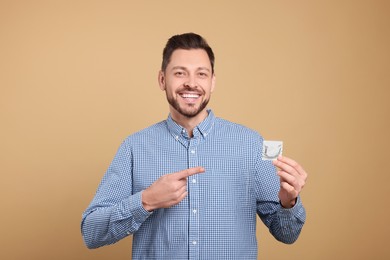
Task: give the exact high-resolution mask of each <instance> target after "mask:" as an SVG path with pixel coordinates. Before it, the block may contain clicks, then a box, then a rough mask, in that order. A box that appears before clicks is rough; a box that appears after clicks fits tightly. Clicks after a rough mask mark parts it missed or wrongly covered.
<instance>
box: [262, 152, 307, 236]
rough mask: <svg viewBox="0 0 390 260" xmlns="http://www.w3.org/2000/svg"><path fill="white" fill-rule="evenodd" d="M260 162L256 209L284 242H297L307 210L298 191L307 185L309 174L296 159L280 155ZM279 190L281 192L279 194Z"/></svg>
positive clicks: (265, 222) (273, 232)
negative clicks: (271, 161)
mask: <svg viewBox="0 0 390 260" xmlns="http://www.w3.org/2000/svg"><path fill="white" fill-rule="evenodd" d="M260 160H261V159H259V160H258V163H257V172H258V174H257V176H256V188H255V189H256V192H257V196H258V197H257V198H258V200H257V212H258V215H259V216H260V218H261V220H262V221H263V223H264V224H265V225H266V226H267V227H268V229H269V231H270V233H271V234H272V235H273V236H274V237H275V238H276V239H277V240H278V241H281V242H283V243H287V244H291V243H294V242H295V241H296V240H297V239H298V236H299V234H300V232H301V230H302V227H303V224H304V223H305V220H306V211H305V209H304V207H303V205H302V202H301V200H300V197H299V193H300V191H301V190H302V188H303V186H304V185H305V182H306V178H307V174H306V172H304V170H303V168H302V167H301V166H299V164H297V163H296V162H295V161H293V160H291V159H289V158H287V157H280V158H279V159H278V160H277V161H274V162H273V164H274V165H275V166H277V167H279V169H280V170H279V171H276V169H275V167H273V166H272V165H271V164H270V163H269V161H267V162H265V161H260ZM277 194H278V195H279V196H277Z"/></svg>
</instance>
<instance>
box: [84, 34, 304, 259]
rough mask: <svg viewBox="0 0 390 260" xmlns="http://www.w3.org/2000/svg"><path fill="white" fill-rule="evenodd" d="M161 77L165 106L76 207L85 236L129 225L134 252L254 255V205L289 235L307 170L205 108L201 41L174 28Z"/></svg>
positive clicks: (281, 235) (208, 80) (147, 255)
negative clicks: (268, 157) (270, 157)
mask: <svg viewBox="0 0 390 260" xmlns="http://www.w3.org/2000/svg"><path fill="white" fill-rule="evenodd" d="M158 82H159V86H160V88H161V89H162V90H163V91H165V93H166V97H167V100H168V103H169V108H170V114H169V116H168V118H167V120H164V121H162V122H160V123H157V124H155V125H153V126H150V127H149V128H146V129H144V130H142V131H140V132H137V133H135V134H133V135H131V136H129V137H128V138H127V139H125V141H124V142H123V143H122V145H121V146H120V147H119V149H118V152H117V154H116V156H115V157H114V159H113V161H112V163H111V165H110V166H109V168H108V170H107V172H106V174H105V175H104V177H103V179H102V181H101V184H100V186H99V188H98V190H97V193H96V195H95V198H94V199H93V201H92V202H91V204H90V206H89V207H88V208H87V210H86V211H85V212H84V214H83V220H82V226H81V228H82V234H83V237H84V241H85V243H86V245H87V246H88V247H89V248H97V247H100V246H103V245H107V244H112V243H115V242H117V241H118V240H120V239H122V238H124V237H126V236H129V235H131V234H132V235H133V252H132V254H133V258H132V259H245V260H250V259H256V258H257V241H256V213H257V214H258V215H259V216H260V218H261V220H262V221H263V222H264V224H265V225H266V226H267V227H268V228H269V230H270V232H271V233H272V235H273V236H274V237H275V238H276V239H278V240H279V241H282V242H284V243H293V242H294V241H295V240H296V239H297V238H298V236H299V234H300V231H301V229H302V226H303V224H304V222H305V218H306V215H305V209H304V208H303V206H302V203H301V200H300V198H299V193H300V191H301V190H302V188H303V186H304V184H305V181H306V178H307V174H306V172H305V171H304V169H303V168H302V167H301V166H300V165H299V164H298V163H296V162H295V161H293V160H292V159H289V158H287V157H279V158H278V159H277V160H275V161H273V162H270V161H263V160H262V159H261V152H262V143H263V139H262V137H261V136H260V135H259V134H258V133H256V132H255V131H253V130H250V129H248V128H246V127H244V126H241V125H238V124H234V123H231V122H229V121H226V120H223V119H221V118H218V117H216V116H215V115H214V113H213V112H212V111H211V110H207V109H206V107H207V103H208V102H209V99H210V96H211V93H212V92H213V90H214V87H215V74H214V54H213V51H212V49H211V48H210V47H209V46H208V44H207V43H206V41H205V40H204V39H203V38H202V37H201V36H199V35H197V34H193V33H187V34H182V35H176V36H173V37H171V38H170V39H169V40H168V43H167V45H166V47H165V49H164V51H163V62H162V67H161V71H160V72H159V75H158ZM275 166H277V167H278V168H279V170H278V171H277V170H276V168H275Z"/></svg>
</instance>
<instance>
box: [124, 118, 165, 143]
mask: <svg viewBox="0 0 390 260" xmlns="http://www.w3.org/2000/svg"><path fill="white" fill-rule="evenodd" d="M167 132H168V131H167V126H166V120H163V121H160V122H158V123H155V124H153V125H151V126H148V127H146V128H144V129H142V130H139V131H137V132H134V133H132V134H130V135H129V136H127V138H126V140H125V141H126V142H137V141H143V140H150V139H152V138H153V139H154V138H161V136H162V135H164V134H165V133H167Z"/></svg>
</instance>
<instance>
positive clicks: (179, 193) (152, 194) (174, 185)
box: [142, 167, 205, 211]
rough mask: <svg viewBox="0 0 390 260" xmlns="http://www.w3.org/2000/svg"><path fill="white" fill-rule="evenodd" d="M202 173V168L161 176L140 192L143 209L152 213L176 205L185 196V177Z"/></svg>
mask: <svg viewBox="0 0 390 260" xmlns="http://www.w3.org/2000/svg"><path fill="white" fill-rule="evenodd" d="M204 171H205V170H204V168H203V167H194V168H189V169H186V170H183V171H180V172H175V173H170V174H166V175H163V176H161V177H160V178H159V179H158V180H157V181H155V182H154V183H153V184H152V185H150V187H148V188H147V189H145V190H144V191H143V192H142V205H143V207H144V208H145V209H146V210H147V211H153V210H155V209H159V208H169V207H171V206H174V205H176V204H178V203H179V202H180V201H182V200H183V199H184V198H185V197H186V196H187V193H188V192H187V177H189V176H192V175H195V174H198V173H202V172H204Z"/></svg>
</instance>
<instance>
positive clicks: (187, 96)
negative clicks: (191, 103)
mask: <svg viewBox="0 0 390 260" xmlns="http://www.w3.org/2000/svg"><path fill="white" fill-rule="evenodd" d="M181 96H182V97H183V98H198V97H199V95H198V94H182V95H181Z"/></svg>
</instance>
